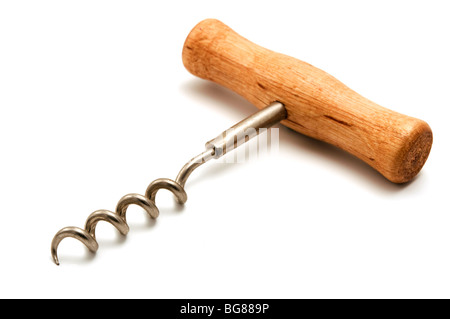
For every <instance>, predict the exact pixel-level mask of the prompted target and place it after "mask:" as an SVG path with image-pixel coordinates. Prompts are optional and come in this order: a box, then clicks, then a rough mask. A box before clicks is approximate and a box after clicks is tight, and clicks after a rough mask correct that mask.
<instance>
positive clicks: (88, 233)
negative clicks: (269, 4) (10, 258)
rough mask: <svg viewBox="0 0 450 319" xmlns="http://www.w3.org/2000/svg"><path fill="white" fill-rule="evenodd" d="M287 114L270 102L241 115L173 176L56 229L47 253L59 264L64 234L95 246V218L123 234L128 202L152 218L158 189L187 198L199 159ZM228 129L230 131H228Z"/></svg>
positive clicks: (229, 147)
mask: <svg viewBox="0 0 450 319" xmlns="http://www.w3.org/2000/svg"><path fill="white" fill-rule="evenodd" d="M286 117H287V114H286V110H285V108H284V105H283V104H281V103H279V102H274V103H272V104H270V105H269V106H268V107H266V108H264V109H262V110H261V111H258V112H256V113H255V114H253V115H251V116H250V117H248V118H246V119H244V120H243V121H241V122H239V123H238V124H236V125H234V126H233V127H231V128H230V129H229V130H227V131H225V132H223V133H222V134H220V135H219V136H218V137H217V138H215V139H213V140H211V141H209V142H207V143H206V150H205V151H204V152H203V153H201V154H199V155H197V156H196V157H194V158H192V159H191V160H190V161H189V162H187V163H186V164H185V165H184V166H183V168H182V169H181V170H180V172H179V173H178V175H177V178H176V179H175V180H171V179H169V178H159V179H156V180H154V181H153V182H151V183H150V185H149V186H148V187H147V190H146V191H145V195H140V194H135V193H132V194H127V195H125V196H123V197H122V198H121V199H120V200H119V202H118V203H117V206H116V209H115V211H114V212H112V211H109V210H103V209H102V210H97V211H95V212H93V213H92V214H91V215H89V217H88V218H87V220H86V224H85V226H84V229H82V228H79V227H72V226H71V227H64V228H63V229H61V230H60V231H58V232H57V233H56V235H55V236H54V238H53V240H52V244H51V254H52V257H53V260H54V262H55V263H56V264H57V265H59V259H58V254H57V250H58V246H59V243H60V242H61V241H62V240H63V239H64V238H67V237H72V238H75V239H78V240H79V241H81V242H82V243H83V244H84V245H85V246H86V247H87V248H88V249H89V250H90V251H91V252H93V253H95V252H96V251H97V250H98V247H99V245H98V242H97V240H96V238H95V228H96V226H97V224H98V222H99V221H105V222H108V223H110V224H112V225H113V226H114V227H115V228H116V229H117V230H118V231H119V232H120V233H121V234H122V235H127V234H128V232H129V227H128V224H127V220H126V213H127V209H128V206H130V205H138V206H140V207H142V208H143V209H144V210H145V211H146V212H147V214H148V215H149V216H150V217H151V218H153V219H155V218H157V217H158V216H159V210H158V208H157V207H156V204H155V199H156V194H157V193H158V191H159V190H160V189H167V190H169V191H171V192H172V193H173V194H174V195H175V199H176V200H177V202H178V203H179V204H181V205H182V204H184V203H185V202H186V201H187V194H186V191H185V190H184V187H185V185H186V181H187V179H188V178H189V176H190V175H191V173H192V172H193V171H194V170H195V169H196V168H197V167H199V166H200V165H202V164H203V163H206V162H207V161H209V160H210V159H212V158H220V157H221V156H223V155H225V153H227V152H228V151H230V150H232V149H234V148H236V147H237V146H239V145H240V144H242V143H244V142H246V141H248V140H249V139H250V138H252V137H254V136H256V135H257V134H258V133H259V129H260V128H269V127H271V126H273V125H275V124H276V123H278V122H279V121H281V120H283V119H285V118H286ZM248 128H253V129H254V130H253V131H254V132H255V134H253V135H251V134H250V135H249V134H248ZM230 132H232V134H230Z"/></svg>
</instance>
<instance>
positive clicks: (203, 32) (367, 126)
mask: <svg viewBox="0 0 450 319" xmlns="http://www.w3.org/2000/svg"><path fill="white" fill-rule="evenodd" d="M183 63H184V65H185V67H186V68H187V69H188V70H189V71H190V72H191V73H192V74H194V75H196V76H198V77H200V78H203V79H207V80H210V81H214V82H216V83H219V84H221V85H223V86H225V87H227V88H229V89H231V90H233V91H235V92H237V93H238V94H240V95H241V96H243V97H244V98H246V99H247V100H248V101H250V102H251V103H253V104H254V105H255V106H256V107H258V108H263V107H265V106H267V105H268V104H269V103H271V102H273V101H279V102H281V103H283V104H284V105H285V107H286V109H287V112H288V118H287V120H285V121H283V122H282V123H283V124H284V125H286V126H288V127H290V128H292V129H294V130H296V131H298V132H300V133H302V134H305V135H307V136H311V137H313V138H316V139H319V140H322V141H325V142H327V143H330V144H333V145H335V146H337V147H340V148H342V149H344V150H346V151H347V152H349V153H351V154H353V155H355V156H357V157H358V158H360V159H361V160H363V161H365V162H366V163H367V164H369V165H370V166H372V167H373V168H375V169H376V170H377V171H379V172H380V173H381V174H383V175H384V176H385V177H386V178H387V179H389V180H390V181H392V182H394V183H404V182H407V181H410V180H411V179H412V178H413V177H414V176H416V175H417V174H418V173H419V171H420V170H421V168H422V166H423V165H424V164H425V161H426V160H427V158H428V154H429V152H430V150H431V145H432V140H433V136H432V132H431V129H430V127H429V125H428V124H427V123H426V122H424V121H422V120H419V119H416V118H413V117H409V116H406V115H403V114H400V113H397V112H394V111H392V110H389V109H387V108H384V107H381V106H379V105H377V104H375V103H374V102H372V101H370V100H368V99H366V98H364V97H362V96H361V95H359V94H358V93H356V92H354V91H353V90H351V89H350V88H348V87H347V86H345V85H344V84H343V83H341V82H340V81H338V80H337V79H335V78H334V77H333V76H331V75H329V74H328V73H326V72H324V71H322V70H320V69H318V68H316V67H314V66H312V65H310V64H308V63H305V62H303V61H300V60H298V59H295V58H292V57H290V56H287V55H283V54H280V53H276V52H273V51H270V50H268V49H265V48H263V47H261V46H258V45H256V44H254V43H252V42H250V41H249V40H247V39H245V38H243V37H242V36H240V35H239V34H237V33H236V32H234V31H233V30H232V29H230V28H229V27H228V26H226V25H225V24H223V23H222V22H220V21H218V20H213V19H208V20H204V21H202V22H200V23H199V24H198V25H197V26H196V27H195V28H194V29H193V30H192V31H191V33H190V34H189V36H188V37H187V39H186V42H185V44H184V48H183Z"/></svg>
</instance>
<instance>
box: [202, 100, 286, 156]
mask: <svg viewBox="0 0 450 319" xmlns="http://www.w3.org/2000/svg"><path fill="white" fill-rule="evenodd" d="M286 117H287V112H286V109H285V107H284V105H283V104H282V103H280V102H273V103H271V104H270V105H269V106H267V107H265V108H263V109H262V110H260V111H258V112H256V113H255V114H253V115H250V116H249V117H247V118H246V119H244V120H242V121H240V122H239V123H237V124H236V125H234V126H232V127H230V128H229V129H228V130H226V131H224V132H222V133H221V134H220V135H218V136H217V137H216V138H215V139H213V140H211V141H209V142H207V143H206V149H213V150H214V154H213V156H214V158H220V157H221V156H223V155H225V154H226V153H227V152H228V151H230V150H234V149H235V148H236V147H238V146H239V145H241V144H243V143H245V142H247V141H248V140H250V139H251V138H253V137H255V136H257V135H258V134H259V131H260V129H261V128H269V127H271V126H273V125H275V124H277V123H278V122H280V121H282V120H284V119H286Z"/></svg>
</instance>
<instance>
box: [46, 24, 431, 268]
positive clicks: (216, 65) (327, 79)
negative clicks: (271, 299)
mask: <svg viewBox="0 0 450 319" xmlns="http://www.w3.org/2000/svg"><path fill="white" fill-rule="evenodd" d="M183 63H184V65H185V67H186V68H187V70H188V71H190V72H191V73H192V74H194V75H196V76H198V77H200V78H203V79H206V80H210V81H214V82H216V83H219V84H221V85H223V86H225V87H227V88H229V89H231V90H233V91H235V92H237V93H238V94H240V95H241V96H243V97H244V98H246V99H247V100H248V101H250V102H252V103H253V104H254V105H255V106H257V107H258V108H260V109H261V110H259V111H258V112H256V113H255V114H253V115H251V116H249V117H248V118H246V119H244V120H242V121H241V122H239V123H237V124H236V125H234V126H233V127H231V128H230V129H228V130H226V131H224V132H223V133H222V134H220V135H219V136H217V137H216V138H215V139H212V140H210V141H209V142H207V143H206V150H205V151H204V152H202V153H200V154H199V155H197V156H196V157H194V158H192V159H191V160H190V161H188V162H187V163H186V164H185V165H184V166H183V167H182V169H181V170H180V172H179V173H178V175H177V177H176V178H175V180H172V179H168V178H159V179H156V180H154V181H153V182H152V183H150V185H149V186H148V187H147V190H146V191H145V194H144V195H140V194H134V193H133V194H128V195H125V196H123V197H122V198H121V199H120V200H119V202H118V203H117V206H116V208H115V211H114V212H113V211H109V210H97V211H95V212H93V213H92V214H91V215H89V217H88V218H87V220H86V223H85V227H84V229H82V228H78V227H65V228H63V229H61V230H60V231H59V232H58V233H56V235H55V236H54V238H53V241H52V244H51V254H52V257H53V260H54V262H55V263H56V264H57V265H59V259H58V255H57V249H58V245H59V243H60V242H61V241H62V240H63V239H64V238H67V237H72V238H75V239H78V240H79V241H81V242H82V243H83V244H84V245H85V246H86V247H87V248H88V249H89V250H90V251H91V252H96V251H97V250H98V247H99V245H98V242H97V240H96V236H95V229H96V226H97V224H98V222H100V221H105V222H108V223H110V224H112V225H113V226H114V227H115V228H116V229H117V230H118V231H119V232H120V233H121V234H122V235H126V234H127V233H128V232H129V227H128V224H127V221H126V212H127V208H128V207H129V206H130V205H138V206H140V207H142V208H143V209H144V210H145V211H146V212H147V214H148V215H149V216H150V217H151V218H153V219H155V218H157V217H158V216H159V210H158V208H157V206H156V203H155V200H156V194H157V192H158V191H159V190H160V189H166V190H169V191H170V192H172V193H173V194H174V196H175V199H176V201H177V202H178V203H179V204H184V203H185V202H186V201H187V194H186V191H185V185H186V181H187V179H188V178H189V176H190V174H191V173H192V172H193V171H194V170H195V169H196V168H198V167H199V166H201V165H202V164H204V163H206V162H207V161H209V160H211V159H213V158H215V159H217V158H220V157H222V156H223V155H225V154H226V153H228V152H229V151H231V150H233V149H235V148H236V147H238V146H239V145H242V144H243V143H245V142H247V141H248V140H250V139H251V138H252V137H254V136H256V135H258V134H259V133H260V132H261V131H262V129H267V128H270V127H272V126H273V125H275V124H277V123H279V122H281V123H282V124H284V125H286V126H288V127H290V128H292V129H294V130H295V131H298V132H300V133H302V134H304V135H307V136H310V137H313V138H316V139H319V140H322V141H325V142H327V143H330V144H333V145H335V146H337V147H339V148H342V149H343V150H345V151H347V152H349V153H351V154H353V155H355V156H356V157H358V158H360V159H361V160H363V161H364V162H366V163H367V164H368V165H370V166H372V167H373V168H374V169H375V170H377V171H378V172H379V173H381V174H382V175H383V176H384V177H386V178H387V179H388V180H390V181H391V182H394V183H405V182H408V181H410V180H412V179H413V178H414V177H415V176H416V175H417V174H418V173H419V171H420V170H421V169H422V167H423V165H424V164H425V162H426V160H427V158H428V155H429V153H430V150H431V145H432V141H433V135H432V131H431V129H430V127H429V126H428V124H427V123H426V122H424V121H422V120H420V119H417V118H414V117H410V116H406V115H403V114H400V113H397V112H394V111H392V110H389V109H387V108H384V107H381V106H379V105H377V104H375V103H374V102H372V101H370V100H368V99H366V98H364V97H362V96H361V95H359V94H358V93H356V92H354V91H352V90H351V89H349V88H348V87H347V86H345V85H344V84H343V83H341V82H339V81H338V80H336V79H335V78H334V77H332V76H331V75H329V74H328V73H326V72H324V71H322V70H320V69H318V68H315V67H313V66H312V65H310V64H308V63H305V62H303V61H300V60H297V59H294V58H292V57H289V56H286V55H282V54H279V53H275V52H273V51H270V50H267V49H265V48H262V47H260V46H258V45H256V44H254V43H252V42H250V41H249V40H247V39H245V38H243V37H242V36H240V35H239V34H237V33H236V32H234V31H233V30H232V29H230V28H229V27H228V26H226V25H225V24H223V23H222V22H220V21H218V20H213V19H207V20H204V21H202V22H200V23H199V24H198V25H197V26H195V27H194V29H193V30H192V31H191V32H190V34H189V36H188V37H187V39H186V42H185V44H184V47H183Z"/></svg>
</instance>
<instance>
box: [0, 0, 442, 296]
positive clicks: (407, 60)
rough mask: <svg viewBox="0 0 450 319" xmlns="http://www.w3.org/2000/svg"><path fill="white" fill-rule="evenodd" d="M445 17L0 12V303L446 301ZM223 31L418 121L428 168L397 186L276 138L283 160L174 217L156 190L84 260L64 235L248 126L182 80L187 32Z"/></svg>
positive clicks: (298, 10) (300, 10) (432, 8)
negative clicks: (426, 129) (221, 26)
mask: <svg viewBox="0 0 450 319" xmlns="http://www.w3.org/2000/svg"><path fill="white" fill-rule="evenodd" d="M449 14H450V5H449V2H448V1H422V2H419V1H371V2H369V1H314V2H313V1H281V0H277V1H226V2H224V1H220V2H219V1H192V0H191V1H2V2H1V3H0V136H1V139H0V146H1V148H0V151H1V156H0V196H1V197H0V198H1V231H0V245H1V255H0V258H1V262H0V297H2V298H16V297H20V298H23V297H25V298H54V297H57V298H434V297H437V298H444V297H445V298H448V297H450V288H449V287H450V271H449V269H450V249H449V248H450V214H449V213H450V210H449V207H448V196H449V187H448V180H449V177H450V176H449V171H448V160H449V155H450V151H449V144H448V143H449V138H450V133H449V122H448V121H449V115H450V111H449V110H450V105H449V103H450V99H449V88H450V80H449V79H450V77H449V74H450V62H449V57H450V41H449V39H450V19H449ZM205 18H217V19H220V20H222V21H223V22H224V23H226V24H228V25H229V26H230V27H232V28H233V29H234V30H236V31H237V32H238V33H240V34H242V35H244V36H245V37H247V38H248V39H250V40H252V41H253V42H255V43H258V44H260V45H262V46H265V47H267V48H270V49H272V50H275V51H278V52H282V53H285V54H288V55H291V56H294V57H296V58H299V59H301V60H304V61H306V62H309V63H311V64H313V65H315V66H316V67H319V68H321V69H323V70H325V71H327V72H328V73H330V74H332V75H334V76H335V77H337V78H338V79H340V80H341V81H342V82H344V83H345V84H347V85H348V86H349V87H351V88H352V89H354V90H355V91H357V92H359V93H361V94H362V95H364V96H365V97H367V98H369V99H371V100H373V101H375V102H377V103H378V104H380V105H383V106H386V107H388V108H391V109H394V110H396V111H399V112H401V113H405V114H408V115H411V116H414V117H418V118H421V119H424V120H426V121H427V122H428V123H429V124H430V126H431V127H432V129H433V133H434V145H433V149H432V152H431V155H430V157H429V160H428V162H427V163H426V165H425V167H424V169H423V170H422V172H421V173H420V175H419V176H418V177H417V178H416V179H415V180H414V181H413V182H411V183H408V184H406V185H402V186H398V185H394V184H392V183H390V182H388V181H387V180H385V179H384V178H383V177H382V176H381V175H379V174H378V173H377V172H375V171H374V170H373V169H371V168H370V167H369V166H367V165H366V164H364V163H363V162H361V161H359V160H358V159H355V158H354V157H352V156H350V155H348V154H347V153H344V152H343V151H340V150H338V149H336V148H334V147H331V146H329V145H326V144H324V143H321V142H317V141H315V140H312V139H310V138H306V137H304V136H302V135H300V134H298V133H295V132H293V131H290V130H288V129H286V128H284V127H281V126H280V150H279V154H278V155H276V156H275V155H272V156H266V157H262V158H260V159H258V160H257V161H252V162H249V163H243V164H225V163H218V162H214V161H212V162H209V163H207V164H206V165H204V166H203V167H201V168H199V169H198V171H195V172H194V173H193V175H192V176H191V178H190V179H189V181H188V183H187V185H186V191H187V193H188V196H189V199H188V201H187V203H186V205H185V206H184V208H177V206H176V205H175V204H174V202H173V199H172V194H170V193H169V192H167V191H164V190H162V191H160V192H159V193H158V197H157V201H156V202H157V205H158V207H159V209H160V212H161V215H160V217H159V218H158V220H157V222H155V223H154V222H151V221H149V219H148V218H147V216H146V215H145V213H144V212H143V211H142V210H141V209H139V208H136V207H133V208H130V211H129V213H128V214H127V217H128V221H129V224H130V228H131V229H130V233H129V235H128V236H127V237H126V238H121V236H119V235H118V233H117V231H116V230H115V229H114V228H113V227H112V226H111V225H109V224H107V223H100V224H99V226H98V228H97V236H98V240H99V245H100V248H99V250H98V252H97V254H96V255H95V257H92V256H91V255H90V254H89V253H88V252H87V250H86V248H85V247H84V246H83V245H82V244H81V243H80V242H78V241H76V240H73V239H66V240H64V241H63V242H61V245H60V247H59V250H58V252H59V256H60V261H61V266H59V267H57V266H55V265H54V263H53V262H52V260H51V256H50V242H51V240H52V238H53V235H54V234H55V233H56V232H57V231H58V230H59V229H60V228H62V227H64V226H79V227H82V226H83V225H84V222H85V219H86V218H87V216H88V215H89V214H90V213H91V212H93V211H94V210H97V209H100V208H104V209H110V210H113V209H114V208H115V205H116V203H117V201H118V200H119V199H120V197H122V196H123V195H125V194H127V193H133V192H136V193H141V194H142V193H143V192H144V191H145V189H146V187H147V185H148V184H149V183H150V182H151V181H152V180H153V179H155V178H159V177H168V178H175V177H176V174H177V173H178V170H179V169H180V168H181V166H182V165H183V164H184V163H185V162H186V161H187V160H189V159H190V158H191V157H193V156H195V155H197V154H198V153H200V152H201V151H202V150H203V145H204V143H205V142H206V141H208V140H209V139H211V138H213V137H215V136H216V135H217V134H218V133H220V132H221V131H223V130H225V129H227V128H228V127H229V126H231V125H233V124H234V123H235V122H238V121H239V120H241V119H242V118H244V117H246V116H248V115H250V114H251V113H252V112H254V111H255V110H256V108H254V107H253V106H252V105H250V104H249V103H248V102H247V101H245V100H244V99H242V98H241V97H239V96H238V95H236V94H234V93H232V92H230V91H228V90H226V89H224V88H222V87H219V86H218V85H215V84H212V83H208V82H206V81H203V80H200V79H198V78H195V77H194V76H192V75H191V74H189V73H188V72H187V71H186V70H185V69H184V67H183V64H182V61H181V50H182V46H183V43H184V40H185V38H186V36H187V35H188V33H189V31H190V30H191V29H192V28H193V27H194V26H195V25H196V24H197V23H198V22H200V21H201V20H203V19H205Z"/></svg>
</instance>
